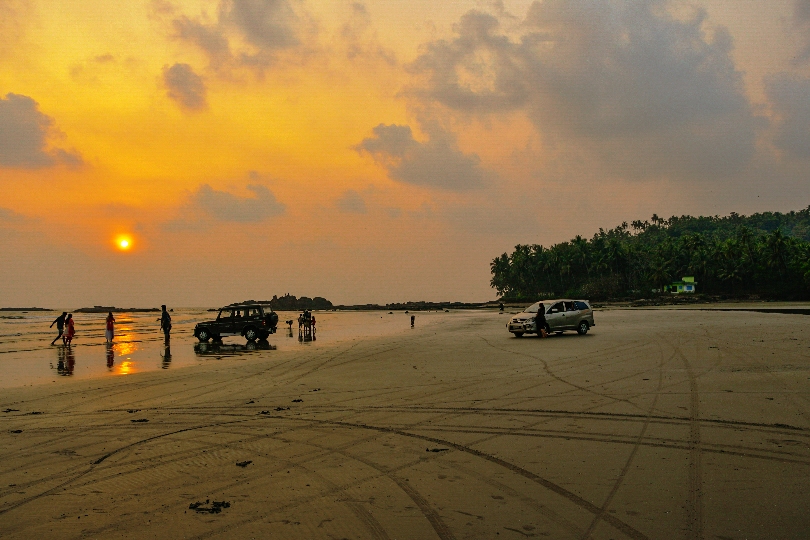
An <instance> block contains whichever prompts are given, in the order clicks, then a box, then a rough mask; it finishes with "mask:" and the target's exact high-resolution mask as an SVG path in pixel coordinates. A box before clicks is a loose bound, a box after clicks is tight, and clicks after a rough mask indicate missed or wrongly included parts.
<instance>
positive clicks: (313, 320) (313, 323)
mask: <svg viewBox="0 0 810 540" xmlns="http://www.w3.org/2000/svg"><path fill="white" fill-rule="evenodd" d="M309 323H310V326H312V339H313V340H314V339H315V315H313V316H312V318H311V319H310V320H309Z"/></svg>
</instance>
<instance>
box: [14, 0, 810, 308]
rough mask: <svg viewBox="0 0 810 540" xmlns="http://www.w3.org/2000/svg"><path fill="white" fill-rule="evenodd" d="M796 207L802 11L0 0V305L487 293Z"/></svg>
mask: <svg viewBox="0 0 810 540" xmlns="http://www.w3.org/2000/svg"><path fill="white" fill-rule="evenodd" d="M808 205H810V0H695V1H691V2H689V1H680V0H542V1H527V0H509V1H507V0H504V1H502V2H499V1H495V2H493V1H477V0H469V1H467V0H464V1H462V0H456V1H449V0H448V1H445V2H435V0H431V1H428V0H408V1H405V0H368V1H366V2H348V1H337V0H330V1H326V0H323V1H316V0H201V1H190V0H176V1H173V0H140V1H139V0H132V1H128V2H113V1H111V0H0V306H17V307H20V306H25V307H28V306H41V307H52V308H77V307H82V306H92V305H115V306H119V307H147V306H155V305H159V304H163V303H165V304H169V305H170V306H178V307H180V306H188V307H190V306H216V305H222V304H226V303H230V302H234V301H240V300H245V299H256V300H265V299H269V298H272V296H273V295H279V296H280V295H283V294H285V293H291V294H294V295H296V296H310V297H314V296H323V297H325V298H327V299H329V300H331V301H332V302H334V303H336V304H365V303H388V302H403V301H408V300H414V301H418V300H426V301H467V302H478V301H487V300H492V299H495V292H494V290H492V289H491V288H490V286H489V280H490V277H491V275H490V270H489V263H490V262H491V261H492V259H493V258H495V257H497V256H498V255H500V254H501V253H503V252H511V250H512V249H513V247H514V246H515V245H516V244H526V243H532V244H543V245H546V246H548V245H551V244H553V243H556V242H560V241H565V240H568V239H570V238H572V237H574V236H575V235H582V236H584V237H590V236H592V235H593V234H594V233H596V232H597V231H598V230H599V228H600V227H601V228H612V227H615V226H616V225H618V224H620V223H621V222H623V221H628V222H629V221H632V220H634V219H648V218H649V217H650V216H651V215H652V214H658V215H660V216H670V215H683V214H691V215H724V214H728V213H730V212H738V213H743V214H749V213H753V212H758V211H790V210H801V209H804V208H806V207H807V206H808ZM122 240H126V241H128V245H127V247H126V249H122V247H121V245H120V242H121V241H122Z"/></svg>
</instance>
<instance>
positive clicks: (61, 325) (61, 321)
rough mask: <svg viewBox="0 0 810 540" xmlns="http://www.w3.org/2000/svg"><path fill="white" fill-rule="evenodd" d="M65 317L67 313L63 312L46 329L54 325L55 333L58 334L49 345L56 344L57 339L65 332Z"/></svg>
mask: <svg viewBox="0 0 810 540" xmlns="http://www.w3.org/2000/svg"><path fill="white" fill-rule="evenodd" d="M66 317H67V311H63V312H62V314H61V315H59V316H58V317H57V318H56V320H55V321H53V322H52V323H51V325H50V326H49V327H48V328H53V325H56V330H57V332H59V335H58V336H56V337H55V338H53V341H51V345H53V344H54V343H56V340H57V339H59V338H60V337H62V334H63V333H64V331H65V318H66Z"/></svg>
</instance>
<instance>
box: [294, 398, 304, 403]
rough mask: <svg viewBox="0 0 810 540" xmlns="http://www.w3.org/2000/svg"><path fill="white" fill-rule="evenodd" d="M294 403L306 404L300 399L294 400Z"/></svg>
mask: <svg viewBox="0 0 810 540" xmlns="http://www.w3.org/2000/svg"><path fill="white" fill-rule="evenodd" d="M292 402H293V403H303V402H304V400H303V399H300V398H299V399H294V400H292Z"/></svg>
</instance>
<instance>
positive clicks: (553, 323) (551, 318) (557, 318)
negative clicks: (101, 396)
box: [546, 302, 565, 332]
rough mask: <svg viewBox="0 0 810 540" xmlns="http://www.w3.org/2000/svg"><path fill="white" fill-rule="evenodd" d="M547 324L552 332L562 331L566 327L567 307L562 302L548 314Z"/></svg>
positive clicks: (555, 305)
mask: <svg viewBox="0 0 810 540" xmlns="http://www.w3.org/2000/svg"><path fill="white" fill-rule="evenodd" d="M546 323H547V324H548V327H549V329H551V331H552V332H554V331H555V330H562V327H563V326H564V325H565V306H564V305H563V303H562V302H557V303H556V304H554V305H553V306H551V307H550V308H549V310H548V311H547V312H546Z"/></svg>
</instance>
